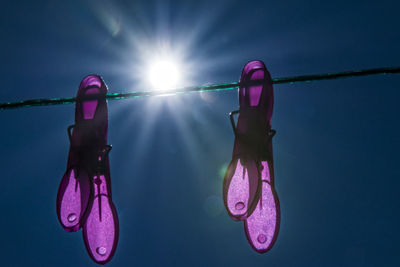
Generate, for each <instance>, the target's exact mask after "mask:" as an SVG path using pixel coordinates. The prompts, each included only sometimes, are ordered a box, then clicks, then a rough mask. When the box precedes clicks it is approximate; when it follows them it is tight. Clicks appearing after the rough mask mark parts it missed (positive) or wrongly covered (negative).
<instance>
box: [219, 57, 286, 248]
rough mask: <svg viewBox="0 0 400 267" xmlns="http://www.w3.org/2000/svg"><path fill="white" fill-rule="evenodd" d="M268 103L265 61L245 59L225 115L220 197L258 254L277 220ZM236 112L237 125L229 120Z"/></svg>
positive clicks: (274, 231)
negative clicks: (229, 148) (235, 100)
mask: <svg viewBox="0 0 400 267" xmlns="http://www.w3.org/2000/svg"><path fill="white" fill-rule="evenodd" d="M273 104H274V96H273V87H272V79H271V75H270V73H269V72H268V70H267V68H266V67H265V65H264V63H263V62H262V61H258V60H256V61H251V62H249V63H247V64H246V65H245V66H244V68H243V71H242V75H241V78H240V87H239V105H240V109H239V110H238V111H233V112H231V114H230V118H231V123H232V127H233V131H234V133H235V143H234V148H233V156H232V161H231V162H230V164H229V166H228V169H227V171H226V174H225V178H224V184H223V198H224V204H225V207H226V210H227V211H228V214H229V216H230V217H231V218H232V219H233V220H235V221H243V222H244V230H245V234H246V237H247V240H248V241H249V243H250V245H251V246H252V248H253V249H254V250H255V251H257V252H259V253H264V252H267V251H268V250H270V249H271V248H272V246H273V245H274V243H275V241H276V238H277V235H278V231H279V224H280V208H279V200H278V196H277V194H276V191H275V187H274V169H273V156H272V137H273V136H274V134H275V131H274V130H272V129H271V119H272V109H273ZM236 113H239V117H238V120H237V125H235V121H234V118H233V115H234V114H236Z"/></svg>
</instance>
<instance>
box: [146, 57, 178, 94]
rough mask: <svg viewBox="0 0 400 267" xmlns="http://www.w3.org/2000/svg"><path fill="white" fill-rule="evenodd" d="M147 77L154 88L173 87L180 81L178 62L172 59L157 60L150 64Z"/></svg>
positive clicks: (166, 88)
mask: <svg viewBox="0 0 400 267" xmlns="http://www.w3.org/2000/svg"><path fill="white" fill-rule="evenodd" d="M147 79H148V81H149V83H150V84H151V86H152V87H153V88H154V89H156V90H168V89H172V88H175V87H177V86H178V85H179V83H180V81H181V73H180V70H179V64H178V63H176V62H174V61H172V60H165V59H162V60H157V61H155V62H154V63H152V64H150V66H149V70H148V74H147Z"/></svg>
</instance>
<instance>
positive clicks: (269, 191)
mask: <svg viewBox="0 0 400 267" xmlns="http://www.w3.org/2000/svg"><path fill="white" fill-rule="evenodd" d="M262 166H263V169H262V171H261V175H262V189H261V197H260V198H259V201H258V204H257V207H256V209H255V210H254V212H253V213H252V214H251V215H250V217H249V218H247V220H246V221H245V222H244V228H245V233H246V236H247V240H248V241H249V243H250V245H251V246H252V247H253V248H254V250H255V251H257V252H259V253H264V252H267V251H268V250H269V249H271V248H272V246H273V245H274V243H275V240H276V237H277V235H278V231H279V221H280V210H279V201H278V196H277V194H276V192H275V189H274V187H273V185H271V181H272V182H273V174H272V171H270V168H269V166H268V162H267V161H263V162H262Z"/></svg>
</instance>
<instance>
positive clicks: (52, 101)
mask: <svg viewBox="0 0 400 267" xmlns="http://www.w3.org/2000/svg"><path fill="white" fill-rule="evenodd" d="M394 73H400V67H387V68H376V69H365V70H351V71H343V72H335V73H324V74H313V75H301V76H290V77H283V78H275V79H272V83H273V84H284V83H290V84H292V83H298V82H312V81H321V80H333V79H341V78H349V77H359V76H369V75H377V74H394ZM253 83H254V84H253ZM257 84H258V85H261V84H262V81H258V80H253V81H252V82H250V85H257ZM244 85H249V84H248V83H246V84H244V83H243V82H233V83H223V84H211V85H201V86H190V87H182V88H177V89H171V90H163V91H138V92H130V93H112V94H107V95H106V96H105V98H106V99H108V100H120V99H127V98H136V97H145V96H160V95H170V94H182V93H190V92H202V91H209V92H210V91H223V90H233V89H237V88H239V87H240V86H244ZM92 98H93V97H92ZM87 99H91V97H90V96H88V97H87ZM75 102H76V97H66V98H41V99H29V100H22V101H17V102H5V103H0V110H5V109H15V108H23V107H32V106H50V105H62V104H72V103H75Z"/></svg>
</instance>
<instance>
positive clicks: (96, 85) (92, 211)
mask: <svg viewBox="0 0 400 267" xmlns="http://www.w3.org/2000/svg"><path fill="white" fill-rule="evenodd" d="M106 94H107V86H106V85H105V83H104V81H103V80H102V78H101V77H100V76H97V75H89V76H87V77H86V78H84V79H83V80H82V82H81V84H80V86H79V90H78V94H77V97H76V106H75V125H72V126H70V127H69V128H68V135H69V139H70V150H69V155H68V163H67V170H66V172H65V174H64V177H63V178H62V180H61V183H60V186H59V189H58V194H57V216H58V219H59V221H60V223H61V225H62V226H63V228H64V229H65V230H66V231H68V232H75V231H78V230H79V229H81V228H82V233H83V240H84V242H85V246H86V249H87V251H88V253H89V255H90V257H91V258H92V259H93V260H94V261H95V262H96V263H98V264H105V263H107V262H108V261H110V260H111V258H112V256H113V254H114V252H115V249H116V246H117V242H118V216H117V212H116V209H115V206H114V204H113V202H112V199H111V181H110V167H109V160H108V153H109V151H110V150H111V146H110V145H108V144H107V131H108V110H107V102H106V98H105V96H106Z"/></svg>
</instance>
